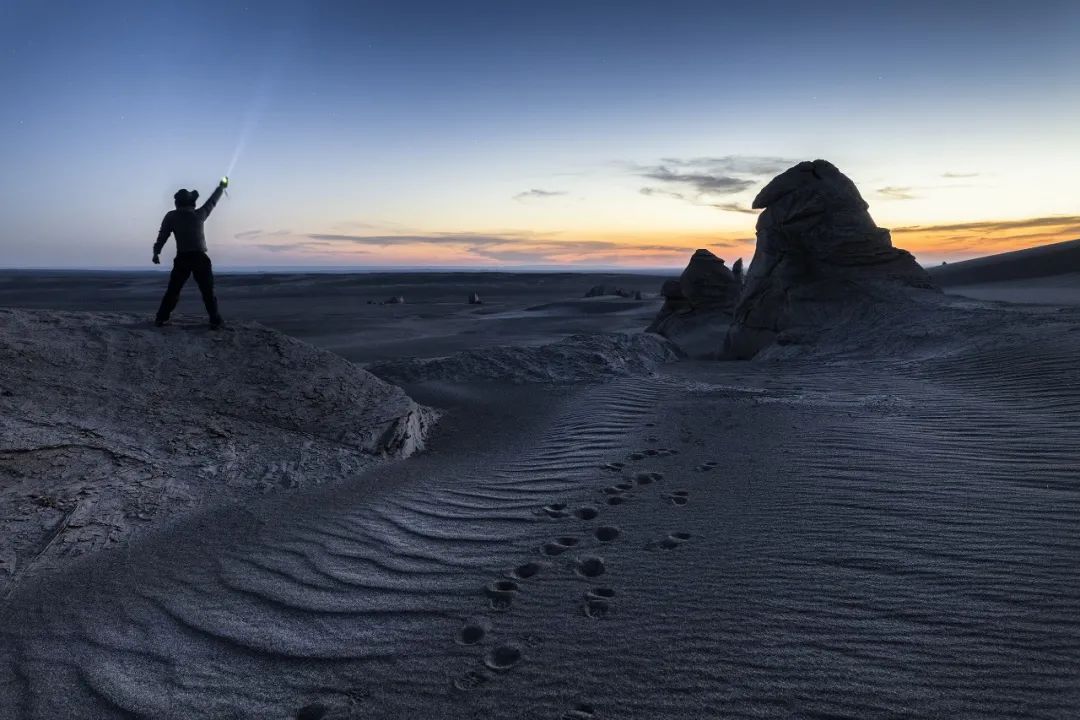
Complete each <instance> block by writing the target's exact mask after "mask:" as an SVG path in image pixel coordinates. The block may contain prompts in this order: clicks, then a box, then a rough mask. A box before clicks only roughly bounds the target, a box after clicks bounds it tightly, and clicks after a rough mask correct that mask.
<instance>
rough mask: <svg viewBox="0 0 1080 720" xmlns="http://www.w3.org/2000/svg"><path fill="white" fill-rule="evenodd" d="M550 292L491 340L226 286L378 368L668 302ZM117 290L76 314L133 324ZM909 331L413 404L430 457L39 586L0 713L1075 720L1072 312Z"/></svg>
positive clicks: (1077, 313)
mask: <svg viewBox="0 0 1080 720" xmlns="http://www.w3.org/2000/svg"><path fill="white" fill-rule="evenodd" d="M443 278H444V279H445V276H443ZM533 281H534V279H533V278H527V279H526V280H525V284H526V285H528V287H527V288H526V289H521V290H520V294H517V295H515V296H514V297H515V299H514V300H513V301H507V302H506V304H504V305H501V306H496V305H495V304H494V303H493V305H492V306H487V305H485V306H484V307H483V311H484V312H486V311H488V310H489V309H494V310H496V313H494V315H495V316H500V315H501V319H498V320H496V321H495V322H497V323H499V324H498V325H488V324H487V323H488V318H487V317H486V316H483V315H473V314H472V313H473V309H467V306H466V308H462V307H461V306H455V305H452V304H451V305H445V306H444V305H439V304H438V303H435V302H434V301H432V302H431V304H430V305H421V306H419V307H410V306H408V305H407V306H404V307H401V306H399V307H373V306H371V307H369V306H366V305H364V303H363V301H364V300H366V299H367V298H366V296H360V298H359V299H356V300H353V301H347V300H343V299H342V298H343V297H347V296H348V295H349V294H350V292H351V291H349V290H347V289H346V290H340V293H339V294H338V295H334V293H333V292H331V291H330V290H329V289H327V287H328V284H329V283H330V282H331V281H321V282H315V283H314V284H315V285H319V286H321V287H322V288H323V291H324V292H323V294H322V295H317V296H316V298H315V299H312V298H309V297H308V296H307V295H306V294H304V293H301V294H300V296H299V297H298V296H297V295H294V294H293V293H292V292H291V291H288V288H289V287H309V286H307V285H304V283H306V282H309V281H306V280H299V279H297V280H290V283H292V282H295V283H297V285H296V286H291V285H290V284H289V283H285V284H284V288H285V294H284V295H283V296H282V297H281V298H280V299H275V297H276V295H275V292H276V291H275V290H274V289H273V286H260V285H258V283H256V282H254V281H253V280H252V281H249V284H250V288H249V290H247V291H244V293H241V292H240V291H239V290H237V291H236V294H235V295H234V294H228V293H227V292H226V290H225V284H224V283H223V287H222V293H221V294H222V298H223V303H224V307H225V308H227V309H228V308H232V310H231V314H232V315H234V316H239V315H241V314H243V313H245V312H249V311H250V312H251V313H252V314H251V315H249V316H247V317H250V318H252V319H259V320H260V321H262V322H265V323H267V324H270V325H275V323H277V325H276V326H278V327H283V324H284V325H287V324H288V323H294V327H304V328H306V329H307V332H308V335H307V337H308V338H310V339H312V341H314V342H319V339H320V338H322V340H323V341H324V342H325V343H326V345H327V346H328V347H335V346H337V347H343V348H348V349H349V350H348V352H351V353H354V354H353V355H351V356H352V357H355V358H358V359H368V360H374V359H380V358H385V357H388V356H389V353H390V348H391V347H395V348H397V349H398V350H400V349H401V348H403V347H410V348H413V349H414V350H415V352H413V353H411V354H417V355H424V356H430V355H435V354H440V353H441V352H443V351H444V350H446V349H447V348H453V349H464V348H466V347H476V346H487V345H491V344H501V343H505V342H507V340H506V339H505V338H513V340H510V342H514V343H517V342H521V341H522V339H526V341H528V342H542V341H544V340H543V339H544V338H545V337H547V338H548V339H553V338H552V335H556V334H558V332H561V331H557V330H556V329H557V328H564V327H570V328H573V330H572V331H573V332H580V331H582V330H584V329H586V328H591V329H592V330H594V331H601V330H606V329H609V328H611V327H612V325H613V323H614V324H615V325H616V326H627V327H629V326H631V319H632V318H633V314H634V313H639V314H641V315H648V314H650V313H651V312H654V311H655V309H656V306H657V305H658V304H659V301H658V300H654V301H652V304H651V305H650V306H648V307H645V306H643V307H640V308H630V309H628V311H627V314H626V315H622V314H621V313H622V312H623V311H622V310H619V311H618V312H613V313H609V312H606V311H605V312H599V311H595V310H594V308H595V307H604V306H603V305H601V304H599V303H593V302H590V303H580V302H577V301H576V300H573V298H574V297H575V296H577V295H580V294H582V293H584V291H585V290H586V289H587V287H588V286H589V285H591V284H596V283H595V282H593V280H592V279H591V278H590V279H588V280H585V279H579V280H578V281H577V282H575V281H573V279H572V278H571V279H567V280H558V281H549V282H552V283H553V287H554V289H553V290H552V291H551V294H547V291H546V290H544V291H541V290H540V289H538V288H537V287H536V286H534V285H530V283H532V282H533ZM118 282H119V281H118ZM336 282H339V283H342V284H343V285H345V287H346V288H348V287H350V286H349V285H348V284H347V281H346V280H345V279H338V280H337V281H336ZM470 282H471V283H476V282H478V281H476V280H470ZM620 282H621V283H624V284H625V285H630V281H629V280H622V281H620ZM106 283H107V281H95V284H94V287H95V288H96V289H95V290H93V291H91V290H89V289H88V290H87V291H86V292H84V293H83V294H82V295H81V297H83V298H91V297H93V298H97V300H96V301H97V302H102V303H106V302H109V300H108V299H107V298H106V297H105V296H104V295H102V294H101V293H105V294H108V293H113V292H114V293H116V296H117V297H120V298H122V299H123V302H126V303H130V304H137V302H138V299H137V296H136V295H137V293H136V292H135V291H134V290H133V289H132V283H131V282H130V281H126V280H125V281H123V282H122V283H121V284H120V285H119V286H118V287H117V288H116V289H111V288H107V287H105V284H106ZM433 283H434V284H435V285H437V283H435V282H434V281H433ZM511 284H512V283H511ZM149 287H150V290H146V289H143V290H140V291H139V292H141V293H142V294H143V295H144V296H146V297H153V296H154V295H156V288H154V287H153V285H152V284H151V285H150V286H149ZM375 287H377V288H378V289H377V290H376V291H375V292H377V293H378V295H376V296H375V297H380V296H381V295H384V294H385V295H387V296H388V295H390V294H395V292H394V291H393V290H388V289H387V288H388V286H386V285H382V284H379V285H376V286H375ZM237 288H239V285H238V286H237ZM38 289H41V286H38ZM471 289H477V291H478V292H480V293H481V295H482V296H483V295H484V294H485V291H484V289H483V287H480V288H469V289H465V287H464V285H463V284H462V285H459V284H458V283H457V282H455V283H454V285H453V287H452V289H451V290H446V291H439V290H435V289H434V287H433V288H432V295H431V297H433V298H434V297H444V298H446V301H447V302H448V303H453V302H454V298H457V297H459V296H462V300H463V299H464V298H463V295H464V294H467V292H468V291H469V290H471ZM640 289H650V288H649V286H648V284H647V283H645V282H644V281H642V287H641V288H640ZM459 291H460V292H459ZM21 292H22V295H23V296H24V297H29V291H27V290H25V289H24V290H22V291H21ZM334 292H338V291H336V290H335V291H334ZM12 293H13V291H12V290H11V289H10V286H9V289H8V290H4V291H0V304H4V303H9V302H11V294H12ZM440 293H441V294H440ZM399 294H405V295H406V296H407V299H408V295H409V293H408V292H406V291H401V292H400V293H399ZM506 294H507V295H510V294H511V293H510V292H509V291H507V292H506ZM191 295H194V290H192V292H191ZM496 296H497V295H496ZM241 297H243V298H244V299H241ZM322 297H325V298H326V299H319V298H322ZM335 298H336V299H335ZM154 299H155V300H156V298H154ZM373 299H374V298H373ZM485 299H486V298H485ZM48 300H49V298H48V297H41V298H39V299H38V300H36V301H37V302H43V303H44V302H47V301H48ZM567 300H570V301H569V302H564V301H567ZM70 302H72V303H76V302H77V300H75V299H72V300H70ZM190 302H191V298H189V303H190ZM601 302H602V301H601ZM312 303H315V305H313V304H312ZM318 303H324V304H322V305H318ZM53 304H55V303H53ZM345 305H347V306H348V307H349V308H351V309H352V310H355V314H354V315H351V316H350V315H348V314H347V313H346V312H345V311H344V310H342V309H341V307H343V306H345ZM536 305H545V306H547V309H545V310H543V311H536V310H528V309H527V308H529V307H534V306H536ZM644 305H648V303H646V304H644ZM316 306H318V307H323V308H325V309H326V310H327V312H329V313H331V314H333V319H332V320H330V321H327V323H325V324H324V323H323V322H322V320H321V319H320V318H319V316H318V314H317V313H315V312H314V311H313V310H312V308H313V307H316ZM125 308H126V309H131V305H127V306H125ZM305 308H307V312H308V314H307V315H306V316H305V315H304V314H303V311H304V309H305ZM335 308H338V309H336V310H335ZM88 309H90V308H89V307H88ZM96 309H103V308H101V307H100V306H99V307H97V308H96ZM189 309H191V306H190V305H189ZM195 309H197V306H196V308H195ZM387 311H388V312H387ZM927 312H930V311H929V310H928V311H927ZM259 313H262V314H261V315H260V314H259ZM334 313H336V314H334ZM379 313H384V314H382V315H380V314H379ZM392 313H401V315H393V314H392ZM424 313H429V316H426V317H425V316H424ZM536 313H550V314H549V315H541V316H537V315H536ZM537 317H539V318H540V319H537ZM275 318H276V320H275ZM404 318H408V320H407V321H406V322H405V323H404V324H405V330H404V331H403V333H404V334H403V335H402V336H399V337H396V338H394V339H391V340H387V339H386V338H384V337H382V336H381V335H380V334H385V333H393V332H395V331H396V328H398V327H400V325H399V324H396V323H395V319H404ZM913 322H914V321H913ZM447 324H453V325H454V327H456V328H458V330H459V332H457V333H456V334H454V333H446V332H444V331H443V329H444V326H446V325H447ZM643 325H644V323H641V324H640V325H638V326H637V327H642V326H643ZM895 325H896V324H895V323H885V326H886V327H885V328H884V329H883V330H882V329H877V328H875V331H881V332H901V330H900V329H898V328H896V327H894V326H895ZM328 328H332V331H330V330H329V329H328ZM467 329H475V330H476V332H474V333H465V332H464V330H467ZM350 332H351V333H352V334H351V335H350ZM501 333H505V334H506V335H505V336H503V335H502V334H501ZM903 333H906V334H903V337H904V338H905V342H908V343H909V344H910V347H909V348H908V351H907V352H890V353H889V354H888V355H885V354H884V353H881V354H878V355H873V354H870V355H867V354H865V353H864V354H863V355H861V356H856V355H850V354H849V355H848V356H844V357H829V358H828V359H820V358H819V359H815V358H807V359H802V360H791V361H786V362H777V363H760V362H759V363H755V362H740V363H701V362H695V363H691V362H683V363H673V364H670V365H667V366H664V367H662V368H661V369H660V370H659V371H657V372H656V373H653V374H651V375H649V376H643V377H637V378H626V379H621V380H614V381H611V382H606V383H578V384H559V385H546V384H525V385H511V384H506V383H490V382H473V383H468V382H454V383H447V382H436V383H420V384H410V385H408V386H407V387H406V390H407V391H408V392H409V393H410V395H411V396H412V397H413V398H414V399H415V400H417V401H418V402H421V403H424V404H427V405H431V406H435V407H439V408H441V409H443V410H444V411H445V415H444V418H443V421H442V423H441V424H440V425H439V426H438V428H437V429H436V430H435V432H434V435H433V436H432V437H431V438H430V442H429V448H428V450H426V451H425V452H424V453H422V454H419V455H417V456H414V457H412V458H410V459H407V460H402V461H396V462H393V463H390V464H385V465H382V466H379V467H376V468H373V469H371V470H369V471H367V472H365V473H363V474H361V475H359V476H355V477H345V478H340V479H338V480H337V481H330V482H328V483H326V484H324V485H323V486H322V487H320V488H314V489H310V490H308V491H305V492H300V493H294V494H291V495H288V496H286V495H278V496H272V497H268V498H265V499H262V500H259V501H254V502H250V503H247V504H245V505H243V506H242V507H236V506H230V507H222V508H218V509H215V510H211V511H207V512H206V513H203V514H200V515H196V516H192V517H189V518H187V519H186V520H184V521H183V522H181V523H177V524H175V525H173V526H171V527H168V528H165V529H163V530H162V531H161V532H159V533H156V534H153V535H149V536H146V537H144V538H141V539H140V540H139V541H138V542H135V543H131V544H129V545H127V546H124V547H123V548H118V549H116V550H114V551H106V552H102V553H99V554H98V555H96V556H94V557H93V558H90V559H87V560H86V561H85V562H83V563H82V564H80V565H79V566H77V567H71V568H68V569H67V570H66V572H56V573H53V574H48V575H41V576H38V577H35V578H33V580H32V581H31V582H27V583H25V584H21V585H20V586H19V588H18V591H17V592H16V593H15V594H14V595H13V596H12V597H11V598H10V599H9V600H7V601H6V602H5V604H4V605H2V606H0V696H2V697H5V698H8V700H7V701H6V702H5V703H3V704H2V705H0V717H5V718H6V717H12V718H16V717H35V718H36V717H41V718H53V717H133V716H134V717H164V718H191V717H242V718H248V717H251V718H283V719H284V718H293V717H324V718H331V717H335V718H336V717H372V718H415V717H417V716H422V717H432V718H595V719H596V720H602V719H604V718H620V719H624V718H641V719H646V718H705V717H747V718H773V717H775V718H793V717H794V718H826V717H828V718H833V717H851V718H895V717H905V718H942V717H949V718H988V717H990V718H1021V717H1025V718H1026V717H1038V718H1072V717H1075V709H1076V708H1077V707H1080V622H1078V620H1077V619H1078V618H1080V562H1077V559H1078V558H1080V485H1078V482H1080V481H1078V477H1077V468H1078V467H1080V444H1078V443H1077V442H1076V438H1077V436H1078V432H1080V375H1078V372H1080V371H1078V370H1077V365H1076V357H1077V356H1078V351H1080V310H1076V309H1074V308H1068V307H1061V308H1044V307H1037V308H1025V307H1019V306H1007V305H999V304H995V303H986V302H979V301H972V300H963V301H958V302H955V303H952V304H949V305H947V306H946V307H943V308H942V309H941V310H940V312H939V313H938V314H937V315H934V316H928V318H927V319H925V320H919V321H918V322H915V323H914V324H913V325H911V326H910V327H908V326H905V327H904V329H903ZM425 337H430V338H433V341H432V345H430V346H428V345H424V338H425ZM500 338H502V339H500ZM529 338H531V340H529ZM474 341H475V343H476V344H470V343H473V342H474ZM394 343H398V344H397V345H394ZM335 344H336V345H335ZM890 347H892V348H895V347H901V346H900V345H893V346H890ZM365 353H367V354H365ZM383 353H385V354H383Z"/></svg>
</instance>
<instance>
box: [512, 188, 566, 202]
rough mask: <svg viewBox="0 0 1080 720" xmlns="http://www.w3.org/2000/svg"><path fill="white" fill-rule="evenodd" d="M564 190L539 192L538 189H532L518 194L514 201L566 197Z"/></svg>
mask: <svg viewBox="0 0 1080 720" xmlns="http://www.w3.org/2000/svg"><path fill="white" fill-rule="evenodd" d="M566 194H567V193H566V191H565V190H540V189H539V188H533V189H532V190H526V191H525V192H519V193H518V194H517V195H515V196H514V199H515V200H535V199H543V198H553V197H559V196H561V195H566Z"/></svg>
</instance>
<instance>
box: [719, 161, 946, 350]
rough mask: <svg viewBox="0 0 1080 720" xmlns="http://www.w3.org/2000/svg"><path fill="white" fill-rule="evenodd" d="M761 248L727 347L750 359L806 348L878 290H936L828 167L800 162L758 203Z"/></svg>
mask: <svg viewBox="0 0 1080 720" xmlns="http://www.w3.org/2000/svg"><path fill="white" fill-rule="evenodd" d="M753 207H754V208H755V209H764V212H762V213H761V215H760V216H758V222H757V247H756V249H755V251H754V258H753V260H752V262H751V263H750V269H749V271H748V272H747V273H746V279H745V283H744V285H743V288H742V293H741V295H740V297H739V302H738V304H737V306H736V308H735V312H734V321H733V323H732V325H731V328H730V330H729V332H728V336H727V340H726V343H725V354H726V355H727V356H728V357H734V358H750V357H753V356H754V355H756V354H757V353H758V352H759V351H760V350H762V349H763V348H765V347H768V346H770V345H772V344H773V343H777V342H778V343H781V344H784V343H800V342H804V341H806V340H807V339H808V338H812V336H813V334H814V331H815V328H816V327H820V326H821V325H822V324H823V323H827V322H828V317H829V315H830V313H833V312H834V311H835V310H836V309H838V307H839V306H842V305H845V304H850V303H852V302H869V301H870V298H871V297H872V296H873V294H874V292H873V288H874V286H875V285H879V286H880V285H889V286H892V287H898V286H899V287H907V288H932V287H933V283H932V282H931V280H930V277H929V276H928V275H927V273H926V271H925V270H923V269H922V267H920V266H919V264H918V263H916V262H915V258H914V257H912V255H911V254H910V253H908V252H907V251H906V250H901V249H899V248H896V247H893V244H892V240H891V238H890V235H889V231H888V230H886V229H884V228H880V227H878V226H877V225H875V224H874V220H873V218H871V217H870V213H869V212H868V211H867V210H868V208H869V205H868V204H867V203H866V201H865V200H863V198H862V196H861V195H860V194H859V190H858V188H856V187H855V183H853V182H852V181H851V180H850V179H848V177H847V176H845V175H844V174H843V173H842V172H840V171H839V170H838V169H837V168H836V166H834V165H833V164H832V163H829V162H826V161H825V160H814V161H813V162H801V163H799V164H798V165H796V166H794V167H792V168H790V169H788V170H786V171H785V172H783V173H781V174H780V175H778V176H776V177H775V178H774V179H773V180H772V181H771V182H770V183H769V184H768V185H766V186H765V188H764V189H762V191H761V192H760V193H758V196H757V198H755V199H754V203H753Z"/></svg>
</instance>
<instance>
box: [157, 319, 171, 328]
mask: <svg viewBox="0 0 1080 720" xmlns="http://www.w3.org/2000/svg"><path fill="white" fill-rule="evenodd" d="M168 324H169V321H168V320H154V327H165V326H166V325H168Z"/></svg>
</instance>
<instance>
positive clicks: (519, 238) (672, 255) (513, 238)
mask: <svg viewBox="0 0 1080 720" xmlns="http://www.w3.org/2000/svg"><path fill="white" fill-rule="evenodd" d="M306 237H307V238H309V239H311V240H313V241H321V242H330V243H337V244H342V245H347V246H349V247H362V248H363V247H377V248H394V247H410V246H413V247H414V246H417V245H433V246H441V247H448V248H453V249H457V250H460V251H462V252H463V253H465V254H467V255H469V256H472V257H474V258H483V259H488V260H497V261H500V262H528V263H545V262H549V263H559V262H575V261H581V260H588V261H592V262H598V260H597V258H600V257H607V256H610V257H613V258H619V257H621V258H622V260H623V261H625V260H626V259H627V258H628V257H633V258H638V257H639V256H641V257H645V256H662V257H664V258H665V259H666V260H669V261H670V260H681V259H683V258H685V257H686V255H687V253H688V252H691V251H692V250H693V247H691V245H689V244H678V243H631V242H617V241H613V240H572V239H570V240H563V239H558V238H552V237H545V236H538V235H533V234H530V233H518V234H510V233H505V234H503V233H429V234H410V235H342V234H326V233H310V234H308V235H307V236H306ZM743 242H745V241H744V240H742V239H740V240H737V241H731V240H724V239H717V240H712V241H711V242H710V244H711V245H713V246H716V247H729V246H736V245H739V244H742V243H743Z"/></svg>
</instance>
